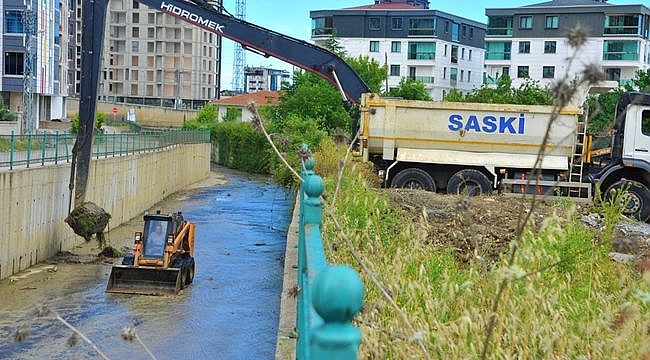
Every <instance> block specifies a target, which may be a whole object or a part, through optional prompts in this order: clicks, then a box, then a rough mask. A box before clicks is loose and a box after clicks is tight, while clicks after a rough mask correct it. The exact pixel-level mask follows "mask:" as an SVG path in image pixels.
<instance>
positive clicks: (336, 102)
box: [274, 71, 351, 133]
mask: <svg viewBox="0 0 650 360" xmlns="http://www.w3.org/2000/svg"><path fill="white" fill-rule="evenodd" d="M274 114H275V115H274V120H277V121H282V119H283V118H286V117H287V116H288V115H290V114H293V115H297V116H299V117H301V118H310V119H314V120H315V121H316V122H317V123H318V127H319V128H320V129H323V130H327V131H328V132H330V133H331V132H332V131H334V130H335V129H349V128H350V121H351V120H350V115H349V114H348V112H347V111H346V110H345V108H344V107H343V99H342V98H341V94H340V93H339V91H338V90H337V89H335V88H334V86H332V84H330V83H329V82H328V81H326V80H325V79H322V78H320V77H318V76H317V75H314V74H312V73H308V72H302V71H296V72H295V73H294V76H293V84H292V85H290V86H289V88H288V89H287V91H286V92H285V93H284V94H282V95H281V96H280V104H279V105H278V109H277V111H276V112H274Z"/></svg>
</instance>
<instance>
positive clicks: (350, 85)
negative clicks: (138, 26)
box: [70, 0, 370, 207]
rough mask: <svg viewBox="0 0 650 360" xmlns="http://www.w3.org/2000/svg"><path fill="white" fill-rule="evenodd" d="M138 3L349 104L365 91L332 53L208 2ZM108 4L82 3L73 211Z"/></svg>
mask: <svg viewBox="0 0 650 360" xmlns="http://www.w3.org/2000/svg"><path fill="white" fill-rule="evenodd" d="M138 2H140V3H141V4H144V5H147V6H149V7H150V8H152V9H156V10H158V11H161V12H163V13H166V14H169V15H171V16H175V17H177V18H179V19H181V20H183V21H186V22H188V23H191V24H194V25H196V26H198V27H201V28H203V29H205V30H208V31H211V32H213V33H215V34H218V35H221V36H223V37H225V38H228V39H231V40H233V41H235V42H238V43H240V44H241V45H242V47H243V48H245V49H247V50H250V51H253V52H256V53H259V54H261V55H264V56H267V57H268V56H273V57H275V58H278V59H280V60H283V61H285V62H288V63H290V64H293V65H295V66H297V67H299V68H301V69H304V70H306V71H310V72H312V73H314V74H316V75H319V76H321V77H323V78H324V79H326V80H328V81H329V82H331V83H332V84H334V86H336V87H337V88H338V89H339V91H340V92H341V95H342V97H343V99H344V101H345V103H346V104H348V105H350V104H356V103H359V101H360V100H361V94H363V93H367V92H370V90H369V89H368V86H367V85H366V84H365V83H364V82H363V80H362V79H361V77H359V74H357V73H356V72H355V71H354V69H352V68H351V67H350V65H348V64H347V63H346V62H345V61H344V60H343V59H341V58H340V57H338V56H337V55H336V54H334V53H332V52H330V51H328V50H327V49H324V48H321V47H319V46H316V45H314V44H311V43H308V42H306V41H302V40H299V39H295V38H292V37H290V36H286V35H283V34H280V33H278V32H275V31H273V30H269V29H265V28H263V27H261V26H257V25H255V24H251V23H249V22H246V21H244V20H241V19H237V18H235V17H234V16H232V15H229V14H227V13H224V12H223V9H222V8H218V7H217V5H214V4H213V3H211V2H207V1H202V0H197V1H183V0H166V1H160V0H138ZM107 5H108V0H94V1H86V2H84V5H83V9H82V12H83V13H82V19H81V20H82V21H81V22H82V35H83V36H82V43H81V48H82V55H81V70H82V71H81V73H82V78H81V94H80V97H81V100H80V102H79V131H78V132H77V141H76V142H75V146H74V148H73V158H72V169H71V176H70V191H71V192H72V189H73V188H74V189H75V196H74V199H75V201H74V204H75V207H76V206H79V205H81V204H82V203H83V202H84V200H85V193H86V183H87V179H88V169H89V164H90V156H91V143H92V135H93V125H94V120H95V108H96V99H97V88H98V86H99V73H100V67H101V54H102V50H103V38H104V26H105V23H106V9H107ZM75 164H76V166H75ZM73 179H74V181H73ZM75 184H76V187H75ZM71 198H72V197H71Z"/></svg>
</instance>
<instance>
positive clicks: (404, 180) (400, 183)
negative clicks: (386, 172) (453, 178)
mask: <svg viewBox="0 0 650 360" xmlns="http://www.w3.org/2000/svg"><path fill="white" fill-rule="evenodd" d="M391 187H394V188H402V189H420V190H427V191H433V192H435V191H436V182H435V181H433V178H432V177H431V175H429V174H428V173H427V172H426V171H424V170H422V169H418V168H406V169H404V170H402V171H400V172H398V173H397V175H395V177H394V178H393V180H392V181H391Z"/></svg>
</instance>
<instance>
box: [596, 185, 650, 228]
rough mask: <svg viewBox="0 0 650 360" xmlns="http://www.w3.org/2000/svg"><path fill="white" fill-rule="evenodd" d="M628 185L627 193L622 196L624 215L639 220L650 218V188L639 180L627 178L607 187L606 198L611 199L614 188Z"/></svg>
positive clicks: (617, 188)
mask: <svg viewBox="0 0 650 360" xmlns="http://www.w3.org/2000/svg"><path fill="white" fill-rule="evenodd" d="M626 185H629V186H628V187H627V193H626V194H624V195H623V196H622V197H621V201H620V202H621V205H623V206H624V207H623V215H626V216H631V217H633V218H635V219H637V220H641V221H646V222H647V221H648V220H650V190H648V187H647V186H645V185H643V184H642V183H640V182H638V181H632V180H625V181H618V182H615V183H614V184H613V185H612V186H610V187H609V188H608V189H607V192H606V193H605V198H606V199H610V197H611V191H612V190H619V189H621V188H624V186H626Z"/></svg>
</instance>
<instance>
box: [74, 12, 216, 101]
mask: <svg viewBox="0 0 650 360" xmlns="http://www.w3.org/2000/svg"><path fill="white" fill-rule="evenodd" d="M77 1H79V0H77ZM220 59H221V37H220V36H217V35H216V34H214V33H212V32H210V31H205V30H203V29H201V28H199V27H197V26H195V25H192V24H190V23H187V22H185V21H183V20H180V19H178V18H176V17H173V16H170V15H167V14H164V13H162V12H160V11H157V10H152V9H149V8H148V7H147V6H145V5H141V4H140V3H139V2H138V1H137V0H111V1H110V2H109V9H108V14H107V20H106V37H105V40H104V56H103V72H102V76H101V78H100V87H99V96H100V99H103V100H106V101H111V102H119V103H131V104H142V105H152V106H163V107H170V108H193V109H198V108H200V107H202V106H203V105H204V104H205V103H207V102H208V101H210V100H213V99H214V98H217V97H218V96H219V95H218V94H219V84H220V73H221V71H220V70H221V67H220Z"/></svg>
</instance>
